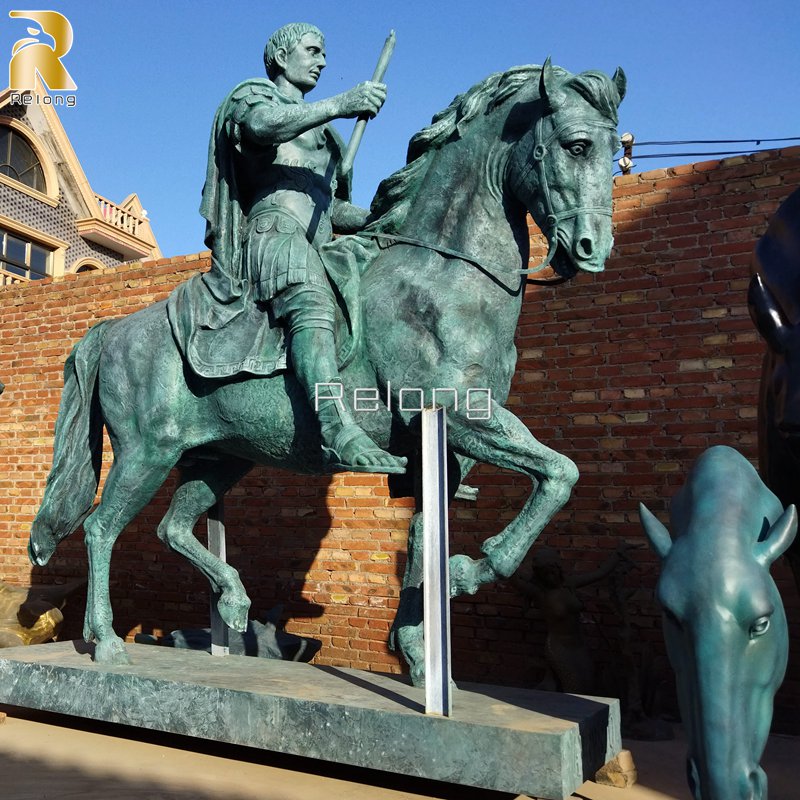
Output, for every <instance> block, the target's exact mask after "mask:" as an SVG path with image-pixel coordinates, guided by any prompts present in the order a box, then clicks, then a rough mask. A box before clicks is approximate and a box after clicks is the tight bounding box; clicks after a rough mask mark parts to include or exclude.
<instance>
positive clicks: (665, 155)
mask: <svg viewBox="0 0 800 800" xmlns="http://www.w3.org/2000/svg"><path fill="white" fill-rule="evenodd" d="M771 150H772V148H770V147H763V148H761V149H760V150H702V151H697V152H694V153H634V154H633V156H632V158H633V159H637V158H684V157H687V156H692V157H694V156H740V155H749V154H750V153H769V152H770V151H771Z"/></svg>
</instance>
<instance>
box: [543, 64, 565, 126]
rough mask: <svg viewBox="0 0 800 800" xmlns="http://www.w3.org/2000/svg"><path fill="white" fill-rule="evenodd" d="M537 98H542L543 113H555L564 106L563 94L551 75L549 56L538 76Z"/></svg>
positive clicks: (551, 68)
mask: <svg viewBox="0 0 800 800" xmlns="http://www.w3.org/2000/svg"><path fill="white" fill-rule="evenodd" d="M539 97H541V98H542V102H543V103H544V107H545V113H547V114H549V113H550V112H551V111H556V110H557V109H559V108H560V107H561V106H562V105H563V104H564V100H565V97H564V92H562V91H561V89H560V87H559V86H558V82H557V81H556V77H555V75H554V74H553V64H552V63H551V61H550V56H547V59H546V60H545V62H544V64H543V65H542V71H541V73H540V75H539Z"/></svg>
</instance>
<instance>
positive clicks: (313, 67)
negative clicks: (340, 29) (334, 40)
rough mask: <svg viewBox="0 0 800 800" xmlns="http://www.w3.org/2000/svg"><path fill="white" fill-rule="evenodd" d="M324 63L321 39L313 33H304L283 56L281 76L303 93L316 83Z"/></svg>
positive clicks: (323, 48) (323, 47)
mask: <svg viewBox="0 0 800 800" xmlns="http://www.w3.org/2000/svg"><path fill="white" fill-rule="evenodd" d="M325 63H326V62H325V46H324V45H323V43H322V41H321V40H320V38H319V37H318V36H316V35H315V34H313V33H306V34H305V35H304V36H303V37H302V38H301V39H300V41H299V42H298V43H297V44H296V45H295V46H294V48H293V49H292V51H291V52H290V53H289V54H288V55H286V56H285V64H284V67H283V76H284V77H285V78H286V80H287V81H289V83H291V84H292V85H294V86H296V87H297V88H298V89H300V91H301V92H303V94H305V93H306V92H310V91H311V90H312V89H313V88H314V87H315V86H316V85H317V81H318V80H319V76H320V73H321V72H322V70H323V69H325Z"/></svg>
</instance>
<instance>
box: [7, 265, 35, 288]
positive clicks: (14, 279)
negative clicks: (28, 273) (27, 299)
mask: <svg viewBox="0 0 800 800" xmlns="http://www.w3.org/2000/svg"><path fill="white" fill-rule="evenodd" d="M29 280H30V278H24V277H23V276H22V275H17V274H16V273H14V272H9V271H8V270H5V269H0V286H10V285H11V284H12V283H28V281H29Z"/></svg>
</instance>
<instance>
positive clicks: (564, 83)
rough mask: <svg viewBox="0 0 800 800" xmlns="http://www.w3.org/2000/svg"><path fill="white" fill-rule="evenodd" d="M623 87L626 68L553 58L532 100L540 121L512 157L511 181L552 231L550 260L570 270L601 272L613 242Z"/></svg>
mask: <svg viewBox="0 0 800 800" xmlns="http://www.w3.org/2000/svg"><path fill="white" fill-rule="evenodd" d="M625 87H626V78H625V73H624V72H623V71H622V69H620V68H618V69H617V71H616V72H615V73H614V77H613V78H609V77H608V76H607V75H605V74H604V73H602V72H596V71H589V72H582V73H580V74H577V75H570V74H569V73H567V72H565V71H564V70H562V69H560V68H558V67H553V66H552V65H551V64H550V59H549V58H548V59H547V61H546V62H545V63H544V65H543V66H542V68H541V71H540V73H539V79H538V91H537V94H538V102H536V103H534V104H533V106H532V108H531V110H532V111H533V113H534V117H535V122H534V124H533V127H532V128H530V129H529V131H528V132H527V133H526V134H525V135H523V136H522V137H521V138H520V139H519V141H518V142H517V144H516V145H515V146H514V147H513V152H512V154H511V157H510V159H509V175H508V180H509V185H510V186H511V187H512V188H513V191H514V192H515V194H516V195H517V197H518V198H519V200H520V201H521V202H523V203H524V204H525V206H526V207H527V208H528V210H529V211H530V212H531V215H532V216H533V218H534V220H535V222H536V224H537V225H538V226H539V228H540V229H541V230H542V232H543V233H544V234H545V235H546V236H547V239H548V243H549V249H550V251H549V253H548V258H547V260H546V261H545V262H544V263H545V264H547V263H551V264H552V266H553V268H554V269H555V271H556V272H557V273H558V274H559V275H561V276H562V277H565V278H570V277H572V276H574V275H575V274H576V273H577V272H578V271H584V272H600V271H601V270H602V269H603V267H604V264H605V261H606V259H607V258H608V256H609V254H610V252H611V247H612V245H613V243H614V240H613V237H612V232H611V190H612V186H613V182H612V177H611V170H612V163H613V155H614V153H615V152H616V150H618V149H619V146H620V141H619V136H618V134H617V121H618V118H617V108H618V106H619V104H620V103H621V102H622V99H623V98H624V96H625ZM537 269H538V268H537Z"/></svg>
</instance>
